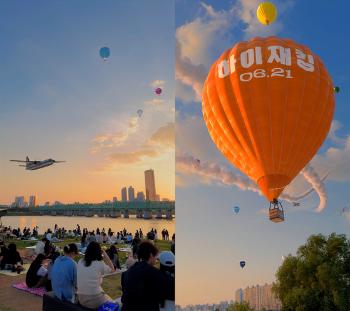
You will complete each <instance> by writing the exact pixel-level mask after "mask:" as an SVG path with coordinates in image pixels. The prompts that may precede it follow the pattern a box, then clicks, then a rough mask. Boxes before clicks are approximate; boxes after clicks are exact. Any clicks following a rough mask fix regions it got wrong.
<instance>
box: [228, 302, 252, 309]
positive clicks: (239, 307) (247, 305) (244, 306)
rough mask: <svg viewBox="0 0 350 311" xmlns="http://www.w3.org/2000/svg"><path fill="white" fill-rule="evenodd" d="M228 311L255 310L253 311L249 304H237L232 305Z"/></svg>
mask: <svg viewBox="0 0 350 311" xmlns="http://www.w3.org/2000/svg"><path fill="white" fill-rule="evenodd" d="M227 311H254V309H252V308H251V307H250V306H249V304H248V303H247V302H242V303H238V302H236V303H234V304H232V305H229V306H228V308H227Z"/></svg>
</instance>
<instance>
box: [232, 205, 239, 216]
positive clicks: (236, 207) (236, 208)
mask: <svg viewBox="0 0 350 311" xmlns="http://www.w3.org/2000/svg"><path fill="white" fill-rule="evenodd" d="M233 210H234V212H235V213H236V214H238V213H239V207H238V206H235V207H234V208H233Z"/></svg>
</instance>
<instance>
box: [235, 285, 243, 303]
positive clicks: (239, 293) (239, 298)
mask: <svg viewBox="0 0 350 311" xmlns="http://www.w3.org/2000/svg"><path fill="white" fill-rule="evenodd" d="M235 301H236V302H239V303H242V302H243V289H242V288H240V289H237V290H236V292H235Z"/></svg>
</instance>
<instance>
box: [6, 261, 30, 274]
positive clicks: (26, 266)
mask: <svg viewBox="0 0 350 311" xmlns="http://www.w3.org/2000/svg"><path fill="white" fill-rule="evenodd" d="M23 267H24V271H22V272H21V273H20V274H17V272H12V271H10V270H0V274H3V275H8V276H18V275H22V274H27V271H28V269H29V267H30V264H29V263H25V264H24V265H23Z"/></svg>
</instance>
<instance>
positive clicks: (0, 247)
mask: <svg viewBox="0 0 350 311" xmlns="http://www.w3.org/2000/svg"><path fill="white" fill-rule="evenodd" d="M6 252H7V247H6V245H5V243H4V241H0V263H1V261H2V259H3V258H4V256H5V253H6Z"/></svg>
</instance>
